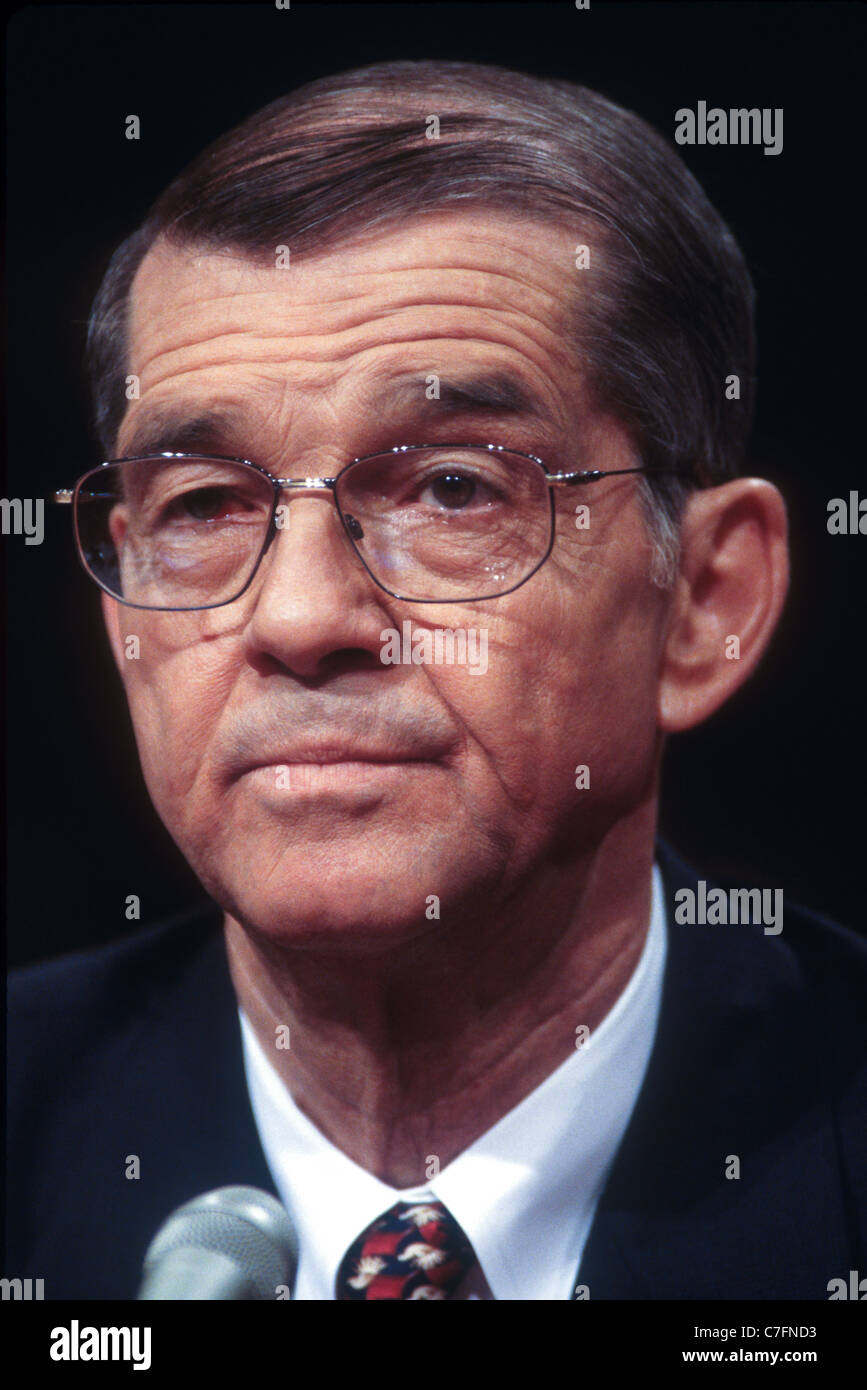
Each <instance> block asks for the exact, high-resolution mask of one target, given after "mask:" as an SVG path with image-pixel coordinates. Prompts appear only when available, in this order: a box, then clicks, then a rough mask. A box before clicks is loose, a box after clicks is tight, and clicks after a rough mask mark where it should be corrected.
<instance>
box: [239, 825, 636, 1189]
mask: <svg viewBox="0 0 867 1390" xmlns="http://www.w3.org/2000/svg"><path fill="white" fill-rule="evenodd" d="M654 824H655V806H645V807H642V808H641V809H640V812H639V813H638V814H637V816H635V817H633V818H632V819H631V820H630V821H628V822H627V823H624V822H623V821H621V822H618V824H617V826H615V827H614V829H613V830H611V831H610V832H609V833H608V834H607V835H606V836H605V838H604V839H603V841H602V842H601V843H600V844H598V845H596V846H595V847H594V848H593V849H592V850H590V851H588V852H587V853H586V854H585V855H584V856H583V857H581V858H580V859H578V860H577V861H576V860H572V861H570V862H569V863H568V864H566V865H548V866H546V867H545V869H544V871H542V872H541V873H537V874H536V876H535V877H534V880H533V882H532V884H526V885H524V886H523V887H521V888H520V889H519V890H518V891H517V892H515V893H514V894H513V895H512V896H511V898H509V899H508V900H506V901H501V900H499V901H496V902H494V903H491V904H490V905H489V906H488V908H487V911H486V913H485V915H484V917H483V918H480V916H479V914H478V913H473V914H467V916H466V917H464V918H463V919H462V920H455V921H453V922H452V923H451V924H450V925H449V926H448V927H447V928H445V929H444V927H443V924H442V923H439V922H438V923H436V924H432V925H433V926H435V928H436V930H431V931H428V932H426V933H424V934H423V935H421V936H417V937H415V938H413V939H412V940H411V941H408V942H403V943H401V944H400V945H399V946H398V947H396V948H395V949H393V950H391V951H389V952H388V953H383V954H381V955H377V956H376V957H373V958H371V957H362V958H359V957H358V956H357V955H348V954H347V955H336V954H334V953H329V954H324V953H323V954H322V955H319V954H317V953H315V952H311V951H309V950H305V951H299V950H293V949H292V948H291V947H286V946H285V945H283V944H282V943H275V942H274V941H273V940H270V939H269V940H264V939H262V938H261V937H257V936H255V935H254V934H253V933H252V932H250V931H247V930H245V929H244V928H243V927H242V926H241V925H240V924H239V923H238V922H237V921H235V919H234V918H232V917H228V916H227V917H226V927H225V930H226V942H227V948H228V955H229V966H230V970H231V973H232V979H233V983H234V986H235V990H236V993H237V995H238V1000H239V1003H240V1005H241V1007H242V1009H243V1010H244V1012H245V1014H246V1015H247V1017H248V1018H249V1020H250V1022H251V1024H252V1026H253V1028H254V1030H255V1032H256V1035H257V1037H258V1039H259V1041H260V1043H261V1044H262V1047H263V1049H264V1051H265V1054H266V1056H267V1057H268V1058H269V1059H270V1061H271V1064H272V1066H274V1068H275V1070H276V1071H277V1073H278V1075H279V1076H280V1077H281V1079H282V1080H283V1082H284V1084H285V1085H286V1086H287V1087H288V1089H289V1091H290V1093H291V1094H292V1096H293V1099H294V1100H295V1102H296V1104H297V1105H298V1106H299V1107H300V1108H301V1109H302V1110H303V1111H304V1112H305V1113H306V1114H307V1115H308V1117H309V1118H310V1119H311V1120H312V1121H313V1123H314V1124H315V1125H316V1126H317V1128H319V1129H320V1130H321V1131H322V1133H323V1134H324V1135H325V1136H326V1137H327V1138H328V1139H330V1140H331V1142H332V1143H333V1144H335V1145H336V1146H337V1147H338V1148H340V1149H342V1150H343V1152H344V1153H346V1154H347V1155H348V1156H349V1157H350V1158H351V1159H352V1160H353V1161H354V1162H355V1163H357V1164H358V1165H359V1166H360V1167H363V1168H365V1169H367V1170H368V1171H369V1172H372V1173H374V1174H375V1175H376V1176H377V1177H378V1178H380V1179H381V1180H382V1181H383V1182H386V1183H389V1184H390V1185H391V1186H393V1187H397V1188H403V1187H413V1186H416V1185H419V1184H420V1183H422V1182H423V1181H424V1179H425V1174H426V1171H428V1172H429V1161H430V1158H431V1156H434V1155H435V1156H436V1158H437V1159H438V1163H439V1167H440V1168H443V1167H445V1166H446V1164H447V1163H449V1162H450V1161H451V1160H452V1159H453V1158H455V1157H456V1156H457V1155H458V1154H459V1153H460V1152H461V1151H462V1150H463V1149H465V1148H466V1147H467V1146H468V1145H470V1144H472V1143H473V1141H474V1140H475V1139H477V1138H479V1136H480V1135H482V1134H484V1133H485V1132H486V1131H487V1130H488V1129H490V1128H491V1127H492V1126H493V1125H494V1124H496V1123H497V1121H498V1120H500V1119H502V1117H503V1116H504V1115H506V1114H507V1113H508V1112H509V1111H510V1110H511V1109H513V1108H514V1106H516V1105H517V1104H518V1103H519V1102H520V1101H521V1100H523V1098H524V1097H525V1096H526V1095H528V1094H529V1093H530V1092H531V1091H532V1090H533V1089H534V1088H535V1087H536V1086H538V1085H539V1084H540V1083H541V1082H542V1081H543V1080H544V1079H545V1077H546V1076H548V1075H549V1074H550V1073H551V1072H552V1071H553V1070H554V1069H555V1068H556V1067H558V1066H559V1065H560V1064H561V1063H562V1062H564V1061H565V1060H566V1058H567V1057H569V1056H570V1055H571V1054H572V1053H573V1052H574V1049H575V1044H576V1029H577V1028H579V1027H580V1026H581V1025H584V1026H585V1027H586V1028H588V1029H589V1030H590V1032H591V1033H592V1032H593V1031H594V1030H595V1029H596V1028H598V1026H599V1024H600V1023H601V1022H602V1020H603V1019H604V1018H605V1015H606V1014H607V1013H608V1012H609V1011H610V1009H611V1008H612V1007H613V1005H614V1004H615V1002H616V1001H617V999H618V997H619V996H620V994H621V993H622V991H623V989H624V988H625V986H626V984H627V983H628V981H629V979H630V976H631V975H632V973H633V971H634V969H635V966H636V964H637V961H638V959H639V956H640V954H641V951H642V948H643V945H644V941H645V938H646V934H647V927H648V924H649V921H650V909H651V869H652V862H653V829H654ZM280 1025H286V1026H288V1028H289V1041H290V1046H289V1047H288V1048H286V1047H285V1046H284V1047H282V1048H279V1047H277V1046H276V1045H275V1040H276V1038H277V1036H278V1028H279V1027H280ZM282 1036H283V1037H284V1038H285V1034H283V1035H282Z"/></svg>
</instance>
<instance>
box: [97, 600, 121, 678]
mask: <svg viewBox="0 0 867 1390" xmlns="http://www.w3.org/2000/svg"><path fill="white" fill-rule="evenodd" d="M100 598H101V599H102V616H103V620H104V622H105V628H106V631H107V633H108V640H109V643H110V645H111V651H112V656H113V657H114V664H115V666H116V667H117V669H118V672H119V673H120V678H121V680H123V678H124V674H125V671H126V662H125V661H124V645H123V644H124V638H123V634H122V632H121V630H120V609H121V605H120V604H119V603H118V602H117V600H116V599H113V598H111V597H110V596H109V595H108V594H107V593H105V592H104V591H103V593H102V594H101V595H100Z"/></svg>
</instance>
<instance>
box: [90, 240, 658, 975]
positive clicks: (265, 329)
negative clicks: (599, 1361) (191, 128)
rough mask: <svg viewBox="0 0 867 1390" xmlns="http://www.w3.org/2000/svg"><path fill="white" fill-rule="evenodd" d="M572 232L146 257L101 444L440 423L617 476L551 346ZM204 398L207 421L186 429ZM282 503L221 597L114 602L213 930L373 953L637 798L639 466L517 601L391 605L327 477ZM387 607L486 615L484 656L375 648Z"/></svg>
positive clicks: (544, 868)
mask: <svg viewBox="0 0 867 1390" xmlns="http://www.w3.org/2000/svg"><path fill="white" fill-rule="evenodd" d="M575 241H576V238H575V235H574V233H572V232H568V231H565V230H561V229H557V228H552V227H550V226H548V225H546V224H543V223H538V224H537V223H534V222H532V221H526V220H525V221H522V222H517V221H512V220H507V219H501V218H495V217H492V216H490V215H486V214H480V213H474V214H467V213H462V214H460V215H451V214H450V215H446V214H443V215H441V216H438V217H428V218H426V219H425V220H424V222H419V221H415V222H412V223H407V224H404V225H402V226H401V227H399V228H398V229H396V230H390V231H387V232H383V233H381V234H380V235H378V236H377V237H376V238H370V239H367V240H366V241H364V242H359V243H357V244H356V245H354V246H350V247H346V248H344V249H337V250H332V251H330V252H328V253H327V254H321V255H318V256H316V257H310V256H307V257H302V256H300V255H299V256H295V255H293V256H292V258H291V266H290V267H288V268H282V269H276V268H270V267H266V268H262V267H261V266H254V265H253V264H251V263H250V262H248V261H246V260H244V259H242V258H240V257H238V256H236V255H233V254H228V253H223V254H212V253H208V254H203V253H196V252H193V251H178V250H172V249H169V248H167V247H165V246H157V247H155V248H154V250H153V251H152V252H151V253H150V254H149V255H148V257H147V258H146V260H145V262H144V263H143V265H142V267H141V269H140V271H139V274H138V276H137V278H136V282H135V286H134V291H133V300H132V314H131V329H130V367H129V370H130V371H131V372H134V373H135V374H136V375H137V376H138V377H139V378H140V393H141V394H140V398H139V399H138V400H135V401H133V402H132V403H131V404H130V406H129V408H128V411H127V414H126V416H125V418H124V421H123V424H122V426H121V430H120V434H119V438H118V441H117V455H118V456H122V455H131V454H135V453H140V452H143V450H142V448H141V441H142V440H143V439H147V441H148V443H147V448H148V449H149V450H151V451H153V452H156V451H157V450H158V449H159V450H163V449H165V450H170V449H177V450H183V449H187V450H195V451H197V452H210V453H215V454H221V455H227V456H233V457H241V458H248V459H251V460H253V461H254V462H256V463H258V464H259V465H260V466H262V467H263V468H265V469H267V470H268V471H269V472H271V473H272V474H273V475H274V476H276V477H293V478H299V477H300V478H303V477H324V476H333V475H334V474H336V473H337V472H339V470H340V469H341V467H343V466H344V465H345V464H346V463H347V462H348V461H349V460H350V459H352V458H354V457H358V456H361V455H365V454H372V453H376V452H378V451H381V450H385V449H388V448H391V447H393V446H395V445H399V444H412V443H431V442H436V441H437V440H442V441H448V442H455V441H461V442H466V443H478V444H486V443H498V444H504V445H508V446H510V447H512V448H514V449H516V450H520V451H522V452H525V453H531V454H535V455H537V456H539V457H540V458H542V459H543V460H544V461H545V463H546V464H547V466H548V468H549V470H550V471H552V472H554V471H558V470H560V469H567V468H570V467H585V468H602V469H615V468H624V467H628V466H630V464H631V463H633V462H634V460H633V456H632V453H631V450H630V445H629V441H628V439H627V437H626V435H625V432H624V431H623V430H622V429H621V428H620V427H619V426H618V425H617V424H616V423H615V422H614V421H612V420H611V419H607V418H602V417H600V416H598V415H596V414H594V413H593V410H592V408H591V405H590V403H589V401H588V399H587V395H586V390H585V386H584V382H583V376H582V371H581V367H580V364H579V363H577V362H576V361H575V359H574V357H573V355H572V352H571V350H570V347H569V342H568V338H567V333H566V313H567V307H568V305H569V304H570V302H571V301H572V300H573V298H574V297H575V296H576V295H577V296H578V301H579V304H580V295H581V291H582V284H581V276H582V273H583V274H586V272H582V271H581V270H579V269H576V268H575V259H574V254H575V253H574V248H575ZM432 374H435V375H436V376H437V377H438V378H439V380H440V382H441V383H442V384H444V385H452V386H454V385H458V384H461V385H462V386H464V387H467V395H468V397H472V395H473V392H477V388H478V383H479V382H480V381H481V380H482V379H486V378H488V377H493V378H495V379H497V380H498V381H499V382H500V383H501V382H502V379H503V378H504V377H506V376H508V377H511V378H514V379H515V380H516V381H517V383H518V384H519V385H520V386H521V387H522V388H523V392H524V394H525V395H526V396H527V397H529V398H530V401H531V402H532V404H533V407H534V408H533V409H532V410H529V411H528V410H524V411H513V410H512V409H506V408H505V407H504V406H503V404H502V402H501V403H500V405H499V406H497V405H492V404H491V403H490V402H489V403H488V404H487V405H478V404H477V405H472V404H471V400H469V399H467V398H461V399H459V400H458V401H457V402H456V401H455V400H454V399H453V396H454V393H453V392H442V393H441V399H440V400H439V401H438V400H436V399H429V396H432V395H434V394H435V393H434V392H431V391H429V390H426V386H427V384H428V382H429V378H430V376H431V375H432ZM398 379H400V383H401V385H399V386H398V385H397V384H396V383H397V382H398ZM407 381H409V385H408V386H407V384H406V383H407ZM215 411H219V412H220V414H221V417H222V423H221V424H220V425H219V427H215V428H212V429H211V430H210V431H209V432H208V434H207V437H205V438H203V437H201V435H200V434H197V435H195V436H192V437H191V435H190V433H189V431H185V430H184V428H183V427H184V425H185V423H188V422H189V421H190V420H192V419H193V418H197V417H200V416H202V415H203V414H204V413H205V412H215ZM169 416H170V417H171V420H172V421H174V422H175V427H169V428H163V429H162V430H161V432H159V436H158V442H155V441H156V439H157V436H156V435H155V434H154V433H153V427H154V426H155V425H157V424H161V425H165V423H166V418H167V417H169ZM281 500H282V501H283V502H287V503H288V505H289V521H288V525H285V526H284V527H283V529H282V530H280V531H278V533H277V536H276V538H275V541H274V542H273V544H272V546H271V548H270V549H269V551H268V553H267V554H266V556H265V559H264V561H263V563H262V565H261V568H260V570H259V572H258V574H257V576H256V579H255V581H254V583H253V585H252V587H251V588H250V590H249V591H248V592H247V593H246V594H244V595H243V596H242V597H241V598H240V599H238V600H236V601H235V602H233V603H231V604H228V605H226V606H224V607H221V608H216V609H212V610H209V611H203V612H192V613H158V612H147V611H141V610H136V609H132V608H128V607H125V606H123V605H118V604H115V603H114V601H113V600H108V599H107V600H106V601H105V606H106V613H107V617H108V621H109V627H110V630H113V634H114V638H115V650H116V651H117V652H118V654H119V664H120V666H121V671H122V675H123V678H124V683H125V686H126V690H127V694H128V698H129V702H130V708H131V712H132V718H133V723H134V726H135V731H136V736H137V740H138V745H139V750H140V754H141V758H142V764H143V768H144V773H145V777H146V780H147V783H148V787H149V789H150V792H151V795H152V797H153V800H154V802H155V804H156V806H157V809H158V811H159V812H160V815H161V816H162V818H163V820H164V821H165V823H166V825H167V826H168V828H169V830H170V831H171V833H172V835H173V836H174V837H175V839H176V840H177V842H178V844H179V845H180V847H181V849H182V851H183V852H184V854H185V855H186V856H187V858H188V859H189V861H190V863H191V864H192V866H193V868H194V869H195V871H196V872H197V874H198V875H199V877H200V878H201V880H202V881H203V883H204V884H205V886H206V887H207V889H208V890H209V892H210V893H211V895H212V896H213V897H214V898H215V899H216V900H217V901H218V902H219V903H221V904H222V906H223V907H224V908H225V909H227V910H228V911H229V912H230V913H231V914H232V915H233V916H234V917H236V918H237V919H238V920H240V921H241V922H243V923H245V924H246V925H247V926H248V927H251V928H254V929H255V930H257V931H258V932H261V933H264V934H266V935H268V936H270V937H272V938H277V939H280V940H281V941H284V942H286V943H290V942H291V943H293V944H296V945H299V946H312V945H314V944H315V945H316V946H318V947H321V946H323V945H326V946H330V947H333V948H334V949H359V950H378V949H384V948H387V947H388V946H389V945H390V944H393V943H395V942H397V941H400V940H406V939H407V938H408V937H410V936H412V935H414V934H418V933H422V932H431V931H441V930H442V929H443V925H444V923H445V922H446V921H447V920H448V919H449V915H450V914H452V920H455V918H454V914H455V913H456V911H457V910H458V909H459V908H460V909H462V910H464V913H465V914H466V912H470V911H479V910H481V911H484V912H485V913H490V912H494V913H495V914H496V911H497V904H498V903H504V902H505V901H506V899H507V898H508V897H509V896H510V895H511V894H512V893H513V892H514V891H515V889H516V888H518V887H520V886H522V885H525V884H526V883H527V882H528V881H531V880H532V878H533V876H534V875H538V876H539V879H540V882H541V881H543V880H544V876H545V874H546V873H550V874H552V875H556V874H557V873H562V872H563V869H564V868H565V869H566V871H567V872H568V868H569V865H570V863H572V862H573V861H577V858H578V857H579V856H580V855H581V854H582V853H586V852H587V851H588V850H589V849H591V848H592V846H593V845H594V844H595V843H596V842H597V841H598V839H599V838H600V837H601V835H602V834H603V833H604V832H605V831H606V830H607V829H608V828H609V827H610V826H611V824H612V823H613V822H615V821H617V820H618V819H620V818H621V817H624V816H626V815H628V814H629V813H630V812H632V811H633V810H634V809H635V808H636V807H638V806H639V805H641V804H642V802H644V801H645V800H646V799H647V797H648V795H649V794H650V789H651V786H652V772H653V765H654V759H655V753H656V751H657V748H658V734H657V727H656V693H657V690H656V688H657V679H658V677H657V672H658V668H659V660H660V651H661V646H662V638H663V632H664V626H665V618H666V611H667V605H666V600H665V597H664V595H661V594H660V591H659V590H658V589H656V588H654V587H653V585H652V584H651V583H650V582H649V579H648V569H649V542H648V538H647V534H646V530H645V525H644V522H643V519H642V515H641V511H640V506H639V502H638V499H637V495H636V485H635V479H634V478H622V479H616V478H615V479H610V480H605V481H602V482H600V483H596V484H594V485H593V486H592V487H591V488H586V489H580V490H573V491H570V490H568V489H558V490H557V491H556V493H555V501H556V509H557V522H556V539H555V544H554V549H553V552H552V554H551V556H550V558H549V559H548V561H547V562H546V563H545V564H544V565H543V566H542V568H541V569H540V570H539V571H538V572H537V573H536V574H535V575H533V577H532V578H531V579H530V580H529V581H528V582H527V583H526V584H524V585H523V586H522V587H521V588H519V589H517V590H515V591H514V592H513V593H511V594H508V595H506V596H504V597H502V598H498V599H494V600H486V601H483V602H475V603H461V604H454V603H452V604H435V605H426V604H411V603H407V602H404V601H400V600H396V599H393V598H391V597H390V596H389V595H388V594H386V593H385V592H383V590H381V589H380V588H378V587H377V585H376V584H375V583H374V582H373V581H372V579H371V578H370V576H369V575H368V574H367V573H366V571H365V570H364V568H363V566H362V564H361V562H360V560H359V558H358V557H357V555H356V554H355V553H354V551H353V549H352V547H351V545H350V543H349V540H348V538H347V536H346V534H345V532H344V531H343V529H342V527H341V524H340V521H339V517H338V514H337V511H336V508H335V506H334V502H333V499H332V497H331V495H330V494H328V493H324V492H323V493H300V494H298V495H294V494H288V493H287V494H284V496H283V498H282V499H281ZM579 504H580V505H589V508H590V514H589V526H588V527H586V528H582V529H579V528H578V526H576V511H575V509H576V506H578V505H579ZM406 619H409V620H411V623H412V630H413V631H414V632H416V631H418V630H419V629H421V628H428V629H436V628H452V629H461V628H464V629H476V630H477V632H481V631H482V630H485V631H486V633H487V669H486V670H485V671H484V673H481V672H480V671H477V672H476V673H474V672H473V669H472V667H471V666H470V665H460V664H452V665H448V664H439V665H437V664H419V665H416V664H409V665H407V664H383V662H382V661H381V659H380V655H381V652H382V650H383V639H382V636H381V634H382V633H383V632H384V630H385V629H396V630H397V631H402V624H403V622H404V621H405V620H406ZM132 634H135V635H137V636H138V637H139V639H140V655H139V658H138V659H126V657H125V645H124V639H125V638H126V637H127V636H128V635H132ZM578 765H586V766H587V767H588V768H589V781H590V785H589V787H587V786H584V787H582V788H580V789H578V788H576V785H575V783H576V767H577V766H578ZM281 769H283V771H281ZM434 894H435V895H437V897H438V898H439V899H440V909H439V912H440V915H439V918H437V917H436V916H435V915H434V911H433V910H431V909H429V908H428V900H429V898H430V896H431V895H434ZM467 920H469V918H467Z"/></svg>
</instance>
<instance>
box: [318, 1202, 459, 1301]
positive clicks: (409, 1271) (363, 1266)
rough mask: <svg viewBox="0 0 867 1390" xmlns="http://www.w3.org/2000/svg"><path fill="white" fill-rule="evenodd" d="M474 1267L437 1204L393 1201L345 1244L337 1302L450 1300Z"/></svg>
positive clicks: (452, 1224) (451, 1222)
mask: <svg viewBox="0 0 867 1390" xmlns="http://www.w3.org/2000/svg"><path fill="white" fill-rule="evenodd" d="M475 1263H476V1254H475V1251H474V1250H473V1247H472V1246H471V1245H470V1242H469V1241H468V1240H467V1237H466V1236H465V1235H464V1232H463V1231H462V1230H461V1228H460V1226H459V1225H458V1223H457V1221H455V1219H454V1217H453V1216H452V1215H451V1213H450V1212H449V1211H447V1209H446V1208H445V1207H444V1206H443V1204H442V1202H415V1203H409V1202H397V1203H396V1205H395V1206H393V1207H392V1208H391V1210H390V1211H387V1212H386V1213H385V1214H384V1215H383V1216H380V1217H378V1219H377V1220H376V1221H374V1222H373V1223H372V1224H371V1225H370V1226H368V1227H367V1229H366V1230H364V1231H362V1233H361V1235H360V1236H359V1237H358V1239H357V1240H354V1241H353V1242H352V1244H351V1245H350V1247H349V1249H348V1250H347V1252H346V1254H345V1255H344V1257H343V1260H342V1261H341V1264H340V1269H339V1270H338V1272H337V1283H336V1290H337V1298H338V1300H342V1299H365V1298H376V1299H389V1298H391V1299H429V1298H451V1297H452V1295H453V1294H454V1292H455V1289H456V1288H457V1287H458V1285H459V1284H460V1282H461V1280H462V1279H463V1278H464V1276H465V1275H466V1273H467V1271H468V1270H469V1269H471V1268H472V1266H473V1265H474V1264H475Z"/></svg>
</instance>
